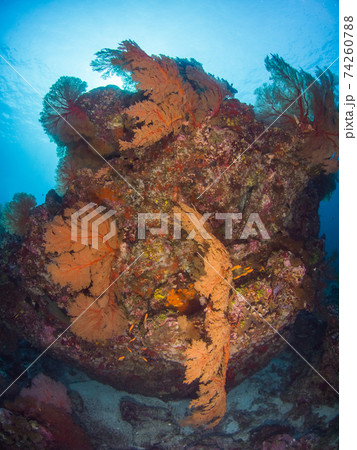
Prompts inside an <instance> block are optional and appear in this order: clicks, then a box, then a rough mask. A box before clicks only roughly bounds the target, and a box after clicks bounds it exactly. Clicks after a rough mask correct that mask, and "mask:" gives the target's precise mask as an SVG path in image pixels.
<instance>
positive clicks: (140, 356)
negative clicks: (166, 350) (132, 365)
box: [140, 356, 148, 362]
mask: <svg viewBox="0 0 357 450" xmlns="http://www.w3.org/2000/svg"><path fill="white" fill-rule="evenodd" d="M140 358H141V359H143V360H144V361H145V362H148V360H147V359H146V358H144V357H143V356H140Z"/></svg>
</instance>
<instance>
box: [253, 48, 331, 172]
mask: <svg viewBox="0 0 357 450" xmlns="http://www.w3.org/2000/svg"><path fill="white" fill-rule="evenodd" d="M265 66H266V69H267V70H268V72H270V74H271V78H270V79H271V80H272V82H271V83H270V84H267V83H265V84H264V85H263V86H262V87H260V88H258V89H256V91H255V94H256V95H257V102H256V113H257V117H258V118H260V119H261V120H263V121H264V122H266V123H267V124H268V125H270V124H271V123H272V122H276V124H277V125H279V126H282V127H285V128H289V129H293V130H294V129H296V130H299V131H300V132H301V133H302V140H303V145H302V154H303V156H305V157H306V158H308V159H310V160H311V161H312V162H313V164H316V165H322V167H323V168H324V170H325V171H326V172H336V171H337V170H338V108H337V105H336V100H335V90H336V82H337V81H336V77H335V76H334V75H333V74H332V72H331V71H330V70H325V71H322V70H321V69H320V68H317V69H316V72H315V77H313V76H312V75H311V74H309V73H308V72H305V71H304V70H303V69H300V70H296V69H294V68H293V67H291V66H290V65H289V64H288V63H287V62H286V61H284V59H283V58H281V57H280V56H278V55H271V57H270V58H269V56H267V57H266V58H265Z"/></svg>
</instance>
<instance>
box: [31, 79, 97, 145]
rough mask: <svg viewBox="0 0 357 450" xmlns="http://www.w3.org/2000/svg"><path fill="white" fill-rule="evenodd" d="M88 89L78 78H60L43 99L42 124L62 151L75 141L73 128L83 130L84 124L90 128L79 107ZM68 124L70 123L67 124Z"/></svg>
mask: <svg viewBox="0 0 357 450" xmlns="http://www.w3.org/2000/svg"><path fill="white" fill-rule="evenodd" d="M86 88H87V83H86V82H85V81H82V80H81V79H80V78H76V77H65V76H64V77H60V78H59V79H58V80H57V81H56V83H54V84H53V85H52V86H51V88H50V90H49V92H48V93H47V94H46V95H45V97H44V99H43V110H42V112H41V114H40V122H41V124H42V126H43V128H44V130H45V132H46V133H47V134H48V135H49V136H50V137H51V138H52V139H53V140H54V142H55V143H56V144H57V145H58V147H59V148H60V149H61V148H63V147H64V146H65V145H66V144H67V143H68V142H71V141H72V140H73V136H74V135H75V131H74V130H73V129H71V127H70V126H69V125H68V123H70V124H71V125H72V126H73V128H75V129H77V128H78V129H79V130H80V131H82V132H83V131H84V130H83V128H84V127H83V123H86V122H87V123H86V125H87V127H88V126H89V121H88V120H87V121H86V120H85V119H86V114H85V112H84V111H83V110H82V109H80V108H79V107H78V106H77V100H78V98H79V96H80V95H81V94H83V92H85V90H86ZM67 122H68V123H67Z"/></svg>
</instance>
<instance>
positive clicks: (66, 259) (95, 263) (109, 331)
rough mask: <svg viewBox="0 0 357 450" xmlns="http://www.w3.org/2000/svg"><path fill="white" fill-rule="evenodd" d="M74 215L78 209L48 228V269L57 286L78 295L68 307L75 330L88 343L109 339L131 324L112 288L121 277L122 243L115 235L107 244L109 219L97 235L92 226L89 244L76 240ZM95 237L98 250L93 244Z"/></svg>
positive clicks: (73, 329)
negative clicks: (116, 265)
mask: <svg viewBox="0 0 357 450" xmlns="http://www.w3.org/2000/svg"><path fill="white" fill-rule="evenodd" d="M79 206H80V205H79ZM73 212H75V210H65V211H64V216H56V217H55V218H54V219H53V221H52V222H51V223H50V224H49V225H48V226H47V227H46V232H45V250H46V252H47V253H49V254H52V255H53V256H52V262H50V263H49V264H48V266H47V269H48V272H49V273H50V275H51V276H52V279H53V281H54V282H55V283H58V284H59V285H60V286H63V287H66V286H67V287H69V288H70V290H71V291H72V292H73V293H74V298H73V300H72V302H71V303H70V304H69V306H68V313H69V315H70V316H71V317H72V321H73V322H74V324H73V326H72V328H71V329H72V331H73V332H74V333H76V334H78V335H79V336H81V337H82V338H83V339H86V340H91V341H93V340H97V339H100V340H106V339H109V338H112V337H114V336H118V335H121V334H122V332H123V331H124V329H125V327H126V325H127V323H126V319H125V315H124V313H123V311H122V308H121V306H120V304H119V303H120V302H119V299H118V295H117V292H116V289H117V286H113V287H111V288H109V289H108V287H109V286H110V284H111V282H112V281H113V277H114V276H115V275H116V274H117V271H116V270H115V268H114V263H115V259H116V256H118V254H119V253H120V250H119V240H118V237H117V235H116V234H115V235H114V236H112V237H111V238H110V239H109V240H108V241H106V242H103V237H104V236H105V235H106V234H107V233H108V232H109V230H110V222H109V219H108V220H107V221H106V222H104V223H102V224H100V226H99V228H98V234H97V235H96V236H95V232H94V231H93V230H92V227H91V226H90V223H89V224H88V228H89V229H90V230H91V231H89V232H88V236H87V240H88V242H89V244H88V245H87V244H86V243H82V242H84V240H83V236H79V238H78V241H73V240H72V238H73V236H71V231H72V228H71V214H72V213H73ZM78 231H81V230H78ZM95 238H96V239H97V241H98V249H96V248H93V246H92V245H91V244H92V243H93V239H95ZM81 291H85V292H86V294H84V293H83V292H81ZM102 293H104V294H103V295H102ZM98 297H100V298H98ZM96 299H97V300H96ZM95 300H96V301H95ZM92 303H93V305H92V306H90V305H91V304H92ZM87 308H88V310H87ZM84 312H85V314H83V317H82V313H84ZM79 316H81V317H79ZM77 319H78V320H77Z"/></svg>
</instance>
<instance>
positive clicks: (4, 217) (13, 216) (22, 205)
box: [1, 192, 36, 236]
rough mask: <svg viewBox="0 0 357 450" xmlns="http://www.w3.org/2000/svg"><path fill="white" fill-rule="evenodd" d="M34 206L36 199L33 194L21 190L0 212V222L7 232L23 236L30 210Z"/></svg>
mask: <svg viewBox="0 0 357 450" xmlns="http://www.w3.org/2000/svg"><path fill="white" fill-rule="evenodd" d="M35 206H36V199H35V197H34V196H33V195H30V194H25V193H23V192H21V193H17V194H15V195H14V197H13V199H12V201H11V202H9V203H6V204H5V206H4V208H3V210H2V212H1V224H2V225H3V227H4V228H5V230H6V231H7V232H9V233H12V234H17V235H18V236H23V235H24V234H25V233H26V231H27V229H28V226H29V223H28V218H29V215H30V211H31V209H32V208H34V207H35Z"/></svg>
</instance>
